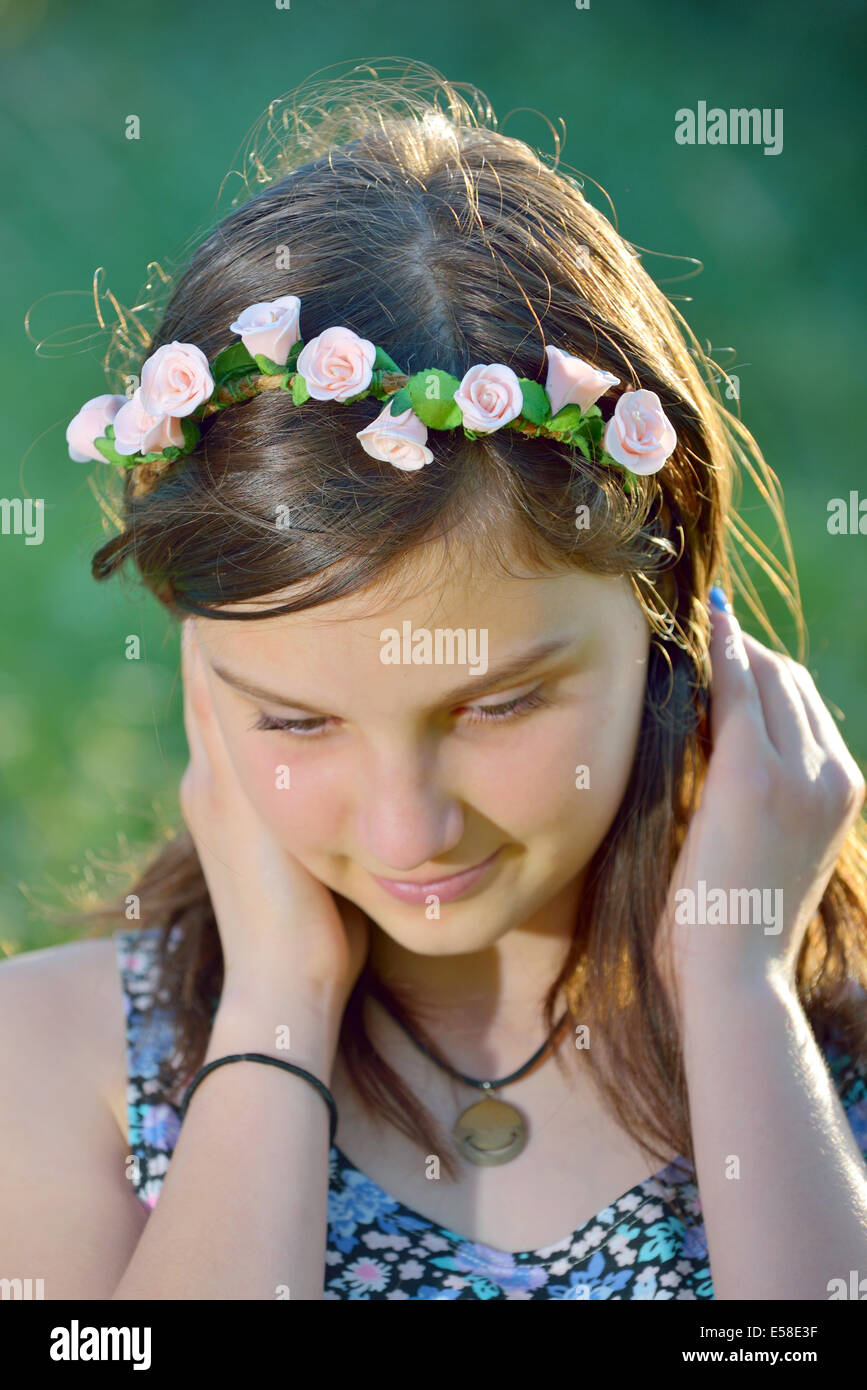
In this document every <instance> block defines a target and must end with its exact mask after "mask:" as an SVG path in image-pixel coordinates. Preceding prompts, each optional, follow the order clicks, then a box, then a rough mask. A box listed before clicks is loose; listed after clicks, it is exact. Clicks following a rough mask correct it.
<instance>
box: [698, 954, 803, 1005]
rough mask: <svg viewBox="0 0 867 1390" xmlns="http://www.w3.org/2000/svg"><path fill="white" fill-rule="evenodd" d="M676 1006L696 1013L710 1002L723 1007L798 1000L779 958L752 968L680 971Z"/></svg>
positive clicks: (793, 981)
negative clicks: (678, 1003)
mask: <svg viewBox="0 0 867 1390" xmlns="http://www.w3.org/2000/svg"><path fill="white" fill-rule="evenodd" d="M678 993H679V997H680V1006H681V1009H682V1011H683V1012H684V1013H693V1014H700V1013H701V1012H702V1011H703V1010H705V1009H707V1008H708V1006H709V1005H710V1004H711V1003H712V1002H716V1003H719V1002H721V1003H723V1004H724V1005H725V1006H726V1007H728V1006H729V1005H731V1007H733V1008H734V1007H737V1006H738V1004H744V1003H747V1002H756V1003H758V1004H761V1002H762V1001H763V1000H765V1001H767V1002H768V1003H770V1002H772V1001H779V1002H784V1003H791V1002H796V1003H798V1002H799V1000H798V990H797V983H796V981H795V979H794V977H793V975H792V972H791V970H790V969H789V967H788V966H787V965H786V964H784V963H783V962H781V961H768V962H765V963H763V965H762V966H761V968H759V969H755V970H747V969H742V970H739V969H736V968H730V967H726V968H725V969H720V968H718V967H717V968H709V969H706V970H705V969H699V968H693V969H690V970H688V971H684V972H683V973H682V974H681V976H680V979H679V981H678Z"/></svg>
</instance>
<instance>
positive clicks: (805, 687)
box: [789, 661, 864, 810]
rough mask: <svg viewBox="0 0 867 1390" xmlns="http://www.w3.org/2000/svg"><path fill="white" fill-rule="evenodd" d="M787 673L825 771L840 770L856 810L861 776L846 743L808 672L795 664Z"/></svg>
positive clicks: (861, 792) (861, 797) (862, 798)
mask: <svg viewBox="0 0 867 1390" xmlns="http://www.w3.org/2000/svg"><path fill="white" fill-rule="evenodd" d="M789 671H790V674H791V677H792V680H793V681H794V682H795V684H796V685H797V687H798V689H799V691H800V692H801V698H802V699H803V701H804V709H805V711H806V714H807V718H808V719H809V721H810V725H811V727H812V728H813V737H814V738H815V740H816V743H817V744H818V745H819V747H820V748H821V749H822V751H823V753H824V755H825V764H826V768H827V770H828V771H829V772H830V771H831V769H832V768H833V767H834V766H836V767H838V768H839V769H840V770H841V772H842V775H843V777H844V779H846V780H848V782H849V784H850V786H851V789H852V796H853V799H854V800H855V802H857V803H858V805H857V810H860V809H861V806H863V802H864V777H863V774H862V772H861V769H860V767H859V766H858V763H857V762H856V760H855V758H854V757H853V755H852V753H850V751H849V749H848V748H847V746H846V741H845V739H844V738H843V735H842V734H841V733H840V730H839V729H838V728H837V725H836V723H835V721H834V718H833V716H832V714H831V712H830V710H829V709H828V706H827V705H826V704H825V702H824V700H823V699H822V697H821V695H820V694H819V692H818V690H817V689H816V684H815V682H814V680H813V677H812V676H811V675H810V672H809V671H808V670H807V669H806V667H804V666H800V665H799V664H798V662H796V661H790V662H789ZM859 798H860V801H859Z"/></svg>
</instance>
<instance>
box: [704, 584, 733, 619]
mask: <svg viewBox="0 0 867 1390" xmlns="http://www.w3.org/2000/svg"><path fill="white" fill-rule="evenodd" d="M708 597H709V598H710V601H711V603H712V604H713V606H714V608H719V609H720V610H721V612H723V613H731V612H732V611H733V609H732V606H731V604H730V603H729V601H728V599H727V598H726V595H725V590H724V589H721V588H720V587H719V585H718V584H714V586H713V588H712V589H711V591H710V594H709V595H708Z"/></svg>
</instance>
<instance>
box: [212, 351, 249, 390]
mask: <svg viewBox="0 0 867 1390" xmlns="http://www.w3.org/2000/svg"><path fill="white" fill-rule="evenodd" d="M254 366H255V359H254V358H253V357H251V355H250V353H249V352H248V350H247V348H245V347H244V344H243V343H232V346H231V347H227V348H223V351H222V352H221V353H219V354H218V355H217V356H216V357H215V358H214V364H213V366H212V367H211V375H212V376H213V378H214V381H215V383H216V385H217V386H220V385H222V383H223V381H224V380H225V378H226V377H227V376H236V375H237V374H238V373H239V372H249V371H250V370H251V368H252V367H254Z"/></svg>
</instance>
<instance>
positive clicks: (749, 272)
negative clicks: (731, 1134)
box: [0, 0, 867, 952]
mask: <svg viewBox="0 0 867 1390" xmlns="http://www.w3.org/2000/svg"><path fill="white" fill-rule="evenodd" d="M865 27H867V23H865V12H864V10H863V7H862V6H861V5H860V4H858V3H856V0H851V3H846V2H845V0H832V3H829V4H825V5H821V6H817V5H813V4H805V3H800V4H792V3H767V0H765V3H762V4H761V5H759V6H756V7H753V8H747V7H743V8H741V7H732V6H731V5H728V4H723V3H704V4H702V5H701V6H697V5H695V3H694V2H693V0H668V2H667V3H666V4H664V5H648V4H647V3H641V2H640V0H592V3H591V5H590V7H589V8H587V9H578V8H577V7H576V6H575V4H574V3H572V0H537V3H534V4H532V5H531V4H522V3H519V0H496V3H493V0H475V4H473V5H468V4H466V2H465V0H438V3H437V4H436V5H433V6H428V5H419V6H412V5H407V4H405V3H396V0H380V3H375V4H365V3H358V2H357V0H356V2H355V3H349V0H315V3H314V0H292V3H291V6H290V7H288V8H286V9H278V8H277V7H276V5H275V4H273V3H270V4H269V3H264V2H263V3H256V4H248V5H244V6H240V5H230V4H227V3H221V0H211V3H203V0H186V3H185V4H184V5H176V4H171V5H169V4H167V3H157V2H156V0H145V3H144V4H142V5H137V6H120V5H118V4H116V3H115V4H107V3H105V2H104V0H93V2H92V3H88V4H87V5H86V6H85V5H77V6H62V5H60V4H59V3H57V2H56V0H12V2H11V3H10V2H9V0H7V3H5V4H0V63H2V78H3V80H2V83H0V88H2V93H3V94H2V98H0V103H2V104H0V160H2V161H3V164H4V166H5V167H4V172H3V180H2V182H3V187H4V188H5V190H6V193H7V206H8V207H9V209H10V210H9V211H8V213H7V216H6V218H5V219H4V222H3V226H2V244H0V265H2V267H3V271H4V274H3V281H4V294H5V296H6V299H5V312H4V314H3V320H2V337H0V372H2V379H3V383H4V388H5V400H6V410H5V415H6V420H7V435H6V442H5V445H4V449H3V480H2V485H0V495H2V496H4V497H9V498H11V497H25V498H26V497H43V498H44V499H45V538H44V541H43V543H42V545H39V546H35V545H34V546H27V545H25V543H24V538H23V536H21V535H15V534H7V535H0V585H2V594H3V609H2V612H3V631H2V649H0V783H2V787H3V791H2V806H0V951H7V952H14V951H16V950H20V949H25V948H28V947H33V946H40V945H47V944H49V943H52V942H54V941H58V940H62V939H64V936H65V934H66V933H65V931H64V929H62V928H60V927H58V926H57V925H56V924H54V923H52V922H51V921H49V920H47V919H46V917H45V916H44V914H43V912H42V907H41V906H40V904H42V903H45V902H58V903H59V902H62V900H63V894H64V890H65V889H66V887H67V886H69V885H70V884H73V883H78V884H81V885H83V886H84V887H85V888H87V887H88V885H89V886H90V888H92V889H100V888H101V887H103V886H104V884H103V878H102V869H101V867H100V865H101V864H102V863H104V862H112V861H113V860H114V859H115V858H116V856H117V855H118V854H119V853H120V851H122V850H123V849H124V847H125V846H126V845H127V844H129V845H131V846H132V847H133V848H134V847H135V846H136V845H137V844H141V843H142V842H143V841H144V840H146V839H148V838H149V837H150V836H151V835H152V834H153V832H154V827H155V826H158V825H165V824H170V823H172V822H173V821H176V820H177V819H178V816H179V813H178V811H177V804H176V788H177V783H178V780H179V777H180V774H181V772H182V770H183V766H184V762H185V753H186V744H185V740H184V735H183V723H182V713H181V703H180V689H179V684H178V679H177V637H176V634H175V633H174V631H173V630H172V629H171V628H170V627H169V625H168V624H167V622H166V620H165V618H164V617H163V615H162V613H161V610H160V609H159V607H158V605H157V604H156V602H155V601H154V600H152V599H151V598H150V597H147V596H144V595H142V594H141V593H139V592H138V591H137V590H136V589H135V587H134V586H133V585H132V583H125V582H121V583H118V582H117V581H114V582H112V583H109V584H108V585H106V586H99V585H97V584H96V583H95V582H94V581H93V580H92V579H91V578H90V573H89V564H90V556H91V554H92V552H93V550H94V549H95V548H96V546H97V545H98V544H100V543H101V541H102V539H103V537H104V534H105V533H104V532H103V526H102V520H101V515H100V511H99V508H98V506H97V503H96V500H95V498H94V495H93V493H92V491H91V488H90V486H89V484H88V476H89V475H91V474H92V473H93V472H94V470H93V469H91V467H90V466H88V465H80V464H74V463H72V462H71V461H70V460H69V458H68V457H67V452H66V444H65V440H64V431H65V428H66V424H67V423H68V421H69V419H70V418H71V417H72V416H73V415H74V414H75V413H76V411H77V410H78V408H79V406H80V405H81V404H82V403H83V402H84V401H85V400H86V399H88V398H90V397H91V396H94V395H97V394H99V393H100V392H102V391H105V390H107V389H108V387H107V386H106V385H105V384H104V378H103V375H102V372H101V367H100V363H101V360H102V356H103V353H104V351H105V349H106V346H107V336H106V335H102V334H101V335H97V336H89V337H88V334H89V332H90V330H91V328H92V326H93V318H94V315H93V300H92V296H91V284H92V280H93V274H94V271H95V269H96V268H97V267H98V266H103V267H105V276H104V284H105V285H106V286H107V287H109V288H110V289H111V290H112V291H113V292H114V294H115V295H117V297H118V298H119V300H120V301H121V303H122V304H123V305H132V304H134V303H135V302H136V296H137V295H138V293H139V291H140V289H141V287H142V285H143V284H144V281H145V279H146V267H147V264H148V262H149V261H151V260H156V261H158V262H161V263H162V264H163V265H165V264H167V263H171V262H172V260H173V258H177V257H178V256H179V255H180V254H182V252H183V248H184V246H185V245H187V244H188V242H189V240H190V238H191V237H192V236H194V235H195V234H196V233H198V232H200V231H203V230H204V229H205V228H206V227H207V226H209V225H210V224H211V222H212V220H213V215H214V209H215V206H216V204H215V199H216V196H217V190H218V187H219V185H220V183H221V180H222V179H223V177H224V175H225V174H226V173H227V171H228V170H229V169H230V168H231V167H232V165H233V160H234V157H235V155H236V153H237V151H238V149H239V147H240V146H241V144H242V142H243V140H244V138H245V136H246V134H247V132H248V130H249V128H250V127H251V125H252V124H253V122H254V121H255V120H256V119H257V118H258V116H259V115H260V113H261V112H262V110H263V109H264V107H265V106H266V105H267V104H268V102H269V101H271V100H272V99H273V98H276V97H279V96H281V95H282V94H283V93H285V92H286V91H288V90H289V89H291V88H293V87H295V86H297V85H298V84H299V83H300V82H301V81H303V80H304V79H305V78H306V77H307V76H308V75H310V74H312V73H314V72H317V71H319V70H320V69H322V68H324V67H326V66H330V65H332V64H335V63H346V64H349V63H350V62H360V61H364V60H367V59H374V58H375V57H376V56H378V55H388V56H399V57H407V58H414V59H420V60H422V61H423V62H426V63H429V64H431V65H432V66H433V67H434V68H436V69H438V70H439V71H440V72H442V73H443V74H444V76H445V77H447V78H449V79H451V80H453V81H456V82H471V83H474V84H475V85H476V86H477V87H479V88H481V90H482V91H483V92H484V93H485V94H486V95H487V97H488V98H489V99H490V101H491V103H492V105H493V109H494V112H495V113H496V115H497V117H498V119H499V121H500V127H501V129H504V130H505V131H506V133H508V134H509V135H514V136H517V137H519V138H521V139H525V140H528V141H529V142H530V143H531V144H535V145H536V146H537V147H539V148H540V149H541V150H542V151H543V152H545V153H547V154H549V155H553V153H554V147H553V140H552V136H551V132H550V129H549V125H548V124H547V122H548V121H553V122H555V123H557V122H558V121H559V120H560V118H562V119H563V121H564V122H565V136H566V138H565V145H564V147H563V150H562V158H563V160H564V162H565V164H566V165H567V166H570V167H571V170H577V171H580V172H581V173H583V174H586V175H587V176H588V178H590V179H593V180H595V181H596V182H598V183H599V184H601V185H602V187H603V188H604V189H605V190H606V192H607V193H608V195H609V196H610V198H611V199H612V200H613V203H614V207H615V209H616V215H617V225H618V227H619V230H620V231H621V233H622V234H623V235H624V236H625V237H626V238H627V239H628V240H630V241H631V242H633V243H634V244H636V245H637V246H638V247H641V248H646V249H649V250H651V251H653V252H654V253H660V254H654V255H651V256H647V257H645V265H646V267H647V269H648V270H649V272H650V273H651V275H653V276H654V278H655V279H656V280H657V281H658V282H659V283H660V284H661V285H662V287H663V289H664V290H665V292H666V293H667V294H669V295H670V296H671V297H673V298H675V302H676V303H677V304H678V307H680V308H681V310H682V311H683V312H684V313H685V315H686V317H687V318H688V320H689V322H690V325H691V327H692V328H693V331H694V332H695V333H696V335H697V337H698V339H699V340H700V342H701V343H702V345H703V346H704V347H705V348H706V347H707V345H708V343H709V342H710V344H711V345H712V352H713V355H714V356H715V357H716V360H717V361H718V362H720V363H721V365H722V366H724V367H725V368H726V369H728V370H729V371H732V372H735V373H737V375H738V376H739V378H740V383H741V385H740V397H741V399H740V405H741V414H742V418H743V419H744V421H745V423H746V424H747V425H748V426H749V428H750V429H751V430H752V431H753V433H754V434H755V435H756V437H757V439H758V442H759V444H760V446H761V447H762V449H763V451H764V453H765V456H766V458H767V459H768V461H769V462H770V463H771V465H772V466H773V467H774V468H775V470H776V471H777V473H778V474H779V476H780V479H781V481H782V484H783V488H784V492H785V497H786V503H787V509H788V515H789V521H790V526H791V529H792V533H793V539H794V545H795V553H796V556H797V559H798V565H799V573H800V579H801V586H802V596H803V600H804V605H805V611H806V617H807V622H808V627H809V633H810V647H809V652H808V663H807V664H808V665H809V666H810V668H811V670H813V672H814V674H815V675H816V677H817V680H818V683H819V686H820V689H821V691H822V693H823V694H824V695H825V697H826V699H828V700H829V701H831V702H833V705H834V706H835V707H836V708H838V709H839V710H840V711H841V712H842V713H843V714H845V716H846V719H845V724H844V726H843V727H844V733H845V735H846V738H847V740H848V742H849V745H850V747H851V748H852V750H853V751H854V753H855V754H856V756H857V757H858V758H859V760H861V762H862V764H863V762H864V760H865V757H867V733H865V729H864V724H863V719H862V717H861V716H862V715H863V709H864V698H863V691H864V686H865V665H867V661H865V658H867V632H865V624H864V619H863V607H864V605H863V574H864V550H865V546H867V540H865V539H864V538H863V537H861V536H859V535H857V534H855V535H839V536H837V535H834V536H832V535H829V533H828V530H827V525H826V523H827V507H828V501H829V499H831V498H833V497H838V496H844V497H848V494H849V491H850V489H852V488H859V487H860V488H861V490H862V495H867V488H865V485H864V484H863V481H862V479H863V475H864V459H863V450H862V445H861V444H859V443H858V440H859V439H860V432H859V431H860V423H861V421H862V419H863V411H862V406H861V402H862V399H863V388H862V385H861V383H862V378H861V372H862V370H863V368H864V353H863V340H864V322H865V304H864V283H865V282H864V271H863V265H864V251H863V246H864V213H865V196H864V191H865V190H864V111H863V52H864V39H865ZM699 101H706V102H707V105H708V107H712V106H720V107H723V108H725V109H726V110H728V109H729V108H732V107H759V108H770V109H776V108H782V109H783V112H784V126H783V134H784V143H783V150H782V153H780V154H779V155H776V156H774V155H765V154H764V152H763V150H762V148H761V147H760V146H758V147H757V146H750V145H744V146H738V145H729V146H726V145H718V146H710V145H703V146H702V145H694V146H681V145H678V144H677V143H676V142H675V139H674V130H675V111H676V110H678V109H679V108H681V107H690V108H691V109H693V110H695V109H696V107H697V104H698V102H699ZM130 113H134V114H136V115H138V116H139V117H140V120H141V138H140V139H139V140H138V141H131V140H127V139H126V138H125V135H124V129H125V124H124V123H125V119H126V117H127V116H128V115H129V114H130ZM509 113H512V114H509ZM585 191H586V193H587V195H588V197H590V199H591V201H593V202H595V203H596V205H597V206H600V207H602V208H603V210H605V209H606V203H605V200H604V198H602V197H601V195H600V194H599V193H598V191H597V190H595V189H594V188H593V186H592V184H591V183H589V182H588V183H587V184H586V188H585ZM224 210H225V209H224ZM669 257H671V258H672V259H668V258H669ZM682 257H683V258H696V259H697V260H698V261H699V262H701V263H702V265H703V270H702V271H701V273H700V274H698V275H694V276H692V277H691V278H684V277H685V276H688V275H689V273H690V271H691V270H692V269H694V267H693V265H692V263H691V261H690V260H689V259H684V260H681V259H678V258H682ZM686 296H688V297H689V302H685V299H684V298H683V297H686ZM31 309H32V316H31V334H32V339H35V340H36V342H40V341H42V340H47V341H46V346H44V347H43V348H40V350H39V351H37V348H36V342H34V341H33V340H32V339H31V338H29V337H28V336H27V334H26V333H25V327H24V320H25V314H26V313H27V311H28V310H31ZM75 324H79V325H82V328H81V332H80V334H79V336H80V337H83V338H84V339H85V340H84V341H83V342H81V343H80V344H79V345H78V346H77V347H76V346H72V345H71V344H70V342H69V339H70V337H75V334H74V333H72V334H70V333H69V329H70V327H71V326H72V325H75ZM58 334H60V335H61V338H60V339H58V338H57V335H58ZM58 342H60V343H61V344H62V345H61V346H58ZM729 348H731V349H733V351H730V352H727V351H725V350H726V349H729ZM745 500H746V503H747V507H746V514H747V519H748V520H749V521H750V522H751V523H752V524H754V525H759V524H760V517H761V513H760V511H758V510H756V509H755V507H754V505H753V503H752V502H751V500H750V498H749V496H747V498H746V499H745ZM859 594H860V595H862V597H861V598H859ZM859 613H861V614H862V616H861V617H859ZM133 633H136V634H139V635H140V636H141V638H142V642H143V659H142V660H141V661H128V660H126V659H125V656H124V649H125V641H126V638H127V635H128V634H133ZM784 635H785V636H787V638H788V634H787V633H784ZM112 886H113V885H112Z"/></svg>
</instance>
